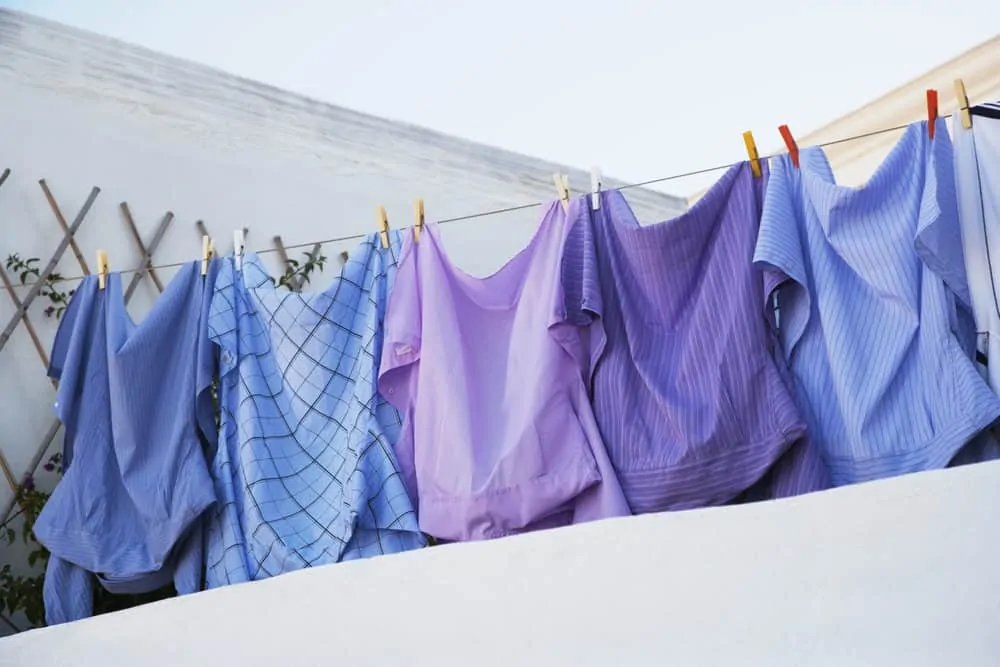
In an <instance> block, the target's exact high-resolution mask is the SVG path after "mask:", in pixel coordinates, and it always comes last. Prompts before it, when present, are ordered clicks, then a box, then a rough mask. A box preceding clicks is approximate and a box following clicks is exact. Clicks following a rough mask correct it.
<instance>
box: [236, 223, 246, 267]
mask: <svg viewBox="0 0 1000 667" xmlns="http://www.w3.org/2000/svg"><path fill="white" fill-rule="evenodd" d="M246 247H247V246H246V237H245V236H244V235H243V230H242V229H235V230H233V262H234V263H235V264H236V270H237V271H242V270H243V253H244V252H245V251H246Z"/></svg>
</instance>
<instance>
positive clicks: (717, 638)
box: [0, 462, 1000, 667]
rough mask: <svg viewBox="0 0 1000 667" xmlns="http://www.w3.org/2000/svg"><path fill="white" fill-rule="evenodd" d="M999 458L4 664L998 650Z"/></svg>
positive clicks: (795, 659)
mask: <svg viewBox="0 0 1000 667" xmlns="http://www.w3.org/2000/svg"><path fill="white" fill-rule="evenodd" d="M998 503H1000V462H993V463H986V464H980V465H977V466H971V467H967V468H960V469H952V470H944V471H935V472H930V473H920V474H915V475H909V476H906V477H901V478H896V479H891V480H884V481H881V482H874V483H869V484H861V485H856V486H852V487H844V488H840V489H835V490H832V491H827V492H822V493H816V494H811V495H807V496H801V497H798V498H792V499H789V500H783V501H776V502H766V503H758V504H754V505H744V506H738V507H724V508H715V509H707V510H694V511H689V512H676V513H665V514H660V515H650V516H643V517H633V518H627V519H614V520H609V521H602V522H597V523H591V524H584V525H580V526H574V527H570V528H562V529H558V530H552V531H547V532H542V533H534V534H530V535H524V536H520V537H511V538H504V539H500V540H496V541H493V542H480V543H470V544H456V545H450V546H443V547H433V548H430V549H424V550H421V551H414V552H409V553H404V554H398V555H394V556H383V557H380V558H373V559H369V560H365V561H353V562H350V563H342V564H337V565H330V566H326V567H321V568H315V569H312V570H304V571H300V572H297V573H292V574H287V575H284V576H281V577H277V578H275V579H270V580H267V581H262V582H257V583H253V584H245V585H239V586H231V587H228V588H223V589H218V590H215V591H210V592H205V593H198V594H196V595H193V596H188V597H185V598H179V599H173V600H167V601H164V602H159V603H155V604H151V605H146V606H144V607H140V608H136V609H131V610H127V611H125V612H119V613H116V614H111V615H106V616H101V617H97V618H94V619H89V620H86V621H81V622H78V623H72V624H68V625H63V626H57V627H53V628H45V629H42V630H34V631H31V632H27V633H23V634H21V635H17V636H15V637H11V638H8V639H5V640H0V666H10V667H14V666H15V665H16V666H17V667H31V666H34V665H73V666H74V667H91V666H93V667H116V666H119V665H120V666H121V667H126V666H127V667H131V666H132V665H143V666H144V667H158V666H159V665H163V666H164V667H167V666H170V667H173V666H174V665H241V666H242V667H253V666H256V665H260V666H261V667H270V666H273V665H350V666H351V667H364V666H366V665H372V666H373V667H386V666H390V665H413V666H418V665H433V666H435V667H443V666H445V665H462V666H465V665H482V666H489V665H504V666H508V665H518V666H524V667H528V666H531V665H539V666H545V667H549V666H553V665H574V666H575V665H580V666H585V665H595V666H600V667H606V666H607V665H621V666H628V667H632V666H639V665H651V666H653V665H655V666H657V667H659V666H663V665H683V666H684V667H699V666H701V665H706V666H713V667H714V666H716V665H727V666H728V665H740V666H741V667H755V666H758V665H759V666H760V667H775V666H785V665H795V666H796V667H807V666H813V665H815V666H820V665H830V666H831V667H834V666H835V667H851V666H854V665H858V666H862V665H863V666H865V667H882V666H885V667H896V666H904V665H905V666H906V667H920V666H923V665H926V666H928V667H951V666H956V667H958V666H960V667H995V665H997V664H1000V569H998V568H997V567H996V563H997V562H998V559H1000V538H998V533H997V529H996V524H997V521H996V519H997V509H996V508H997V506H998Z"/></svg>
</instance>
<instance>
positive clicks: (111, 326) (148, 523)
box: [34, 261, 218, 625]
mask: <svg viewBox="0 0 1000 667" xmlns="http://www.w3.org/2000/svg"><path fill="white" fill-rule="evenodd" d="M217 268H218V263H217V262H213V263H212V265H211V270H210V271H209V273H208V275H207V276H205V277H204V278H203V277H202V275H201V262H200V261H199V262H191V263H189V264H186V265H184V266H183V267H181V269H180V271H179V272H178V274H177V275H176V276H175V277H174V279H173V280H172V281H171V282H170V284H169V285H168V286H167V288H166V290H165V291H164V292H163V294H162V295H161V296H160V298H159V299H158V300H157V301H156V303H155V304H154V306H153V308H152V310H151V311H150V312H149V314H148V315H147V316H146V318H145V319H143V321H142V322H140V323H138V324H136V323H135V322H133V321H132V319H131V318H130V317H129V314H128V312H127V310H126V308H125V299H124V297H123V294H122V283H121V275H120V274H118V273H111V274H109V275H108V276H107V283H106V288H105V289H104V290H100V289H99V287H98V278H97V277H96V276H90V277H88V278H86V279H84V281H83V282H82V283H81V284H80V286H79V287H78V288H77V290H76V293H75V294H74V295H73V297H72V299H71V300H70V303H69V306H68V307H67V309H66V312H65V313H64V314H63V318H62V321H61V323H60V325H59V330H58V332H57V335H56V339H55V343H54V345H53V350H52V362H51V366H50V370H49V374H50V375H51V376H52V377H54V378H57V379H58V380H59V390H58V394H57V399H56V403H55V412H56V414H57V415H58V417H59V419H60V420H61V421H62V423H63V425H64V427H65V433H66V436H65V437H66V439H65V445H64V452H63V465H64V470H65V472H64V475H63V478H62V480H61V481H60V482H59V484H58V485H57V486H56V488H55V490H54V491H53V493H52V496H51V497H50V498H49V500H48V502H47V503H46V504H45V507H44V508H43V509H42V511H41V513H40V514H39V515H38V518H37V521H36V522H35V525H34V533H35V536H36V537H37V539H38V541H39V542H40V543H41V544H43V545H44V546H45V547H46V548H47V549H48V550H49V552H50V553H51V557H50V559H49V563H48V567H47V570H46V573H45V585H44V591H43V595H44V600H45V617H46V622H47V623H48V624H49V625H54V624H57V623H64V622H67V621H73V620H77V619H81V618H85V617H87V616H90V615H91V613H92V605H93V592H94V591H93V575H92V574H91V573H93V574H96V575H97V579H98V581H99V582H100V583H101V585H102V586H104V588H106V589H107V590H108V591H110V592H112V593H130V594H138V593H146V592H150V591H154V590H156V589H158V588H160V587H162V586H164V585H167V584H169V583H170V582H171V581H173V582H174V586H175V588H176V590H177V592H178V593H180V594H185V593H191V592H194V591H197V590H199V589H200V587H201V578H202V577H201V575H202V565H203V558H202V533H201V528H202V524H201V520H200V518H201V515H202V513H203V512H204V511H205V509H206V508H208V507H209V506H210V505H211V504H212V503H213V502H214V500H215V496H214V493H213V490H212V480H211V477H210V476H209V471H208V464H207V461H206V458H205V452H204V446H205V445H206V444H207V442H208V440H209V438H211V439H214V437H215V435H214V434H215V423H214V419H213V417H212V405H211V395H210V394H209V393H208V392H206V391H205V390H206V389H207V388H208V387H209V386H210V383H211V378H212V375H213V372H214V368H213V364H214V361H213V352H212V346H211V344H210V343H209V342H208V340H207V336H206V331H205V318H206V315H207V304H208V303H209V299H208V298H207V295H208V294H209V293H210V290H211V289H212V282H213V280H214V278H215V273H216V271H217Z"/></svg>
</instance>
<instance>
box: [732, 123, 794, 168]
mask: <svg viewBox="0 0 1000 667" xmlns="http://www.w3.org/2000/svg"><path fill="white" fill-rule="evenodd" d="M784 127H788V126H787V125H786V126H784ZM782 136H784V135H782ZM789 136H791V135H789ZM743 143H744V144H746V146H747V155H749V156H750V170H751V171H752V172H753V177H754V178H760V177H761V173H762V172H761V170H760V154H759V153H757V142H756V141H754V140H753V132H751V131H750V130H747V131H746V132H744V133H743ZM795 152H796V153H798V148H796V151H795ZM795 159H798V155H796V156H795Z"/></svg>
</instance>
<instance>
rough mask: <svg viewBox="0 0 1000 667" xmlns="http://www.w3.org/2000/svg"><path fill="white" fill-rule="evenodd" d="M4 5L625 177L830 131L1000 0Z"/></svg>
mask: <svg viewBox="0 0 1000 667" xmlns="http://www.w3.org/2000/svg"><path fill="white" fill-rule="evenodd" d="M0 6H6V7H10V8H14V9H20V10H23V11H27V12H30V13H32V14H35V15H38V16H43V17H46V18H50V19H54V20H57V21H60V22H62V23H66V24H69V25H73V26H76V27H80V28H84V29H87V30H92V31H95V32H98V33H101V34H104V35H109V36H112V37H116V38H118V39H122V40H125V41H128V42H132V43H135V44H140V45H143V46H146V47H148V48H151V49H155V50H157V51H161V52H165V53H168V54H171V55H175V56H180V57H183V58H187V59H189V60H194V61H198V62H201V63H204V64H207V65H211V66H214V67H218V68H220V69H223V70H226V71H228V72H230V73H233V74H237V75H240V76H245V77H248V78H251V79H255V80H258V81H261V82H264V83H268V84H271V85H275V86H278V87H281V88H285V89H288V90H292V91H295V92H298V93H302V94H306V95H309V96H311V97H315V98H318V99H321V100H323V101H326V102H330V103H333V104H337V105H340V106H345V107H349V108H352V109H356V110H358V111H364V112H368V113H372V114H375V115H378V116H383V117H387V118H392V119H396V120H402V121H406V122H410V123H414V124H417V125H422V126H425V127H428V128H432V129H435V130H439V131H442V132H446V133H448V134H452V135H457V136H460V137H465V138H468V139H472V140H475V141H480V142H484V143H488V144H492V145H495V146H500V147H503V148H506V149H510V150H513V151H517V152H520V153H525V154H528V155H533V156H537V157H541V158H545V159H549V160H553V161H557V162H560V163H565V164H570V165H574V166H577V167H580V168H584V169H586V168H589V167H590V166H592V165H598V166H600V167H601V168H602V170H603V171H604V173H605V174H609V175H613V176H615V177H616V178H621V179H624V180H627V181H642V180H647V179H652V178H659V177H663V176H667V175H671V174H676V173H682V172H687V171H692V170H696V169H701V168H706V167H711V166H714V165H718V164H724V163H727V162H732V161H736V160H740V159H744V158H745V152H744V147H743V141H742V138H741V133H742V132H743V131H745V130H748V129H750V130H753V131H754V135H755V136H756V137H757V142H758V146H759V148H760V150H761V152H762V153H766V152H768V151H771V150H774V149H777V148H778V147H779V146H780V145H781V143H780V136H779V134H778V132H777V129H776V128H777V126H778V125H780V124H782V123H788V124H789V125H790V126H792V127H793V128H795V129H796V133H797V134H804V133H806V132H808V131H810V130H813V129H816V128H818V127H819V126H821V125H823V124H824V123H826V122H828V121H831V120H834V119H835V118H837V117H839V116H841V115H843V114H845V113H847V112H849V111H851V110H853V109H855V108H857V107H859V106H861V105H863V104H865V103H867V102H869V101H871V100H872V99H874V98H876V97H878V96H879V95H881V94H883V93H885V92H887V91H888V90H890V89H891V88H894V87H895V86H897V85H900V84H903V83H905V82H906V81H908V80H909V79H912V78H914V77H916V76H918V75H920V74H922V73H924V72H926V71H927V70H929V69H931V68H933V67H935V66H936V65H938V64H940V63H942V62H944V61H945V60H948V59H949V58H952V57H954V56H956V55H959V54H960V53H962V52H963V51H965V50H967V49H969V48H971V47H973V46H975V45H977V44H979V43H981V42H983V41H985V40H987V39H989V38H991V37H993V36H994V34H996V31H997V26H1000V2H997V1H996V0H966V1H965V2H963V3H961V4H959V3H944V2H940V1H934V2H932V1H929V0H905V1H904V0H878V1H877V2H875V1H873V0H866V1H864V2H861V1H859V0H840V1H837V2H834V1H832V0H813V2H808V3H807V2H794V1H791V0H758V1H757V2H754V3H743V2H734V1H732V0H730V1H723V2H711V1H701V2H688V3H683V5H682V4H681V3H677V2H654V1H653V0H616V1H615V2H613V3H612V2H600V3H598V2H592V1H588V0H575V1H572V2H570V1H568V0H550V1H549V2H537V1H529V0H505V1H504V2H491V3H485V2H459V1H458V0H451V1H450V2H448V1H445V0H424V1H423V2H412V1H410V2H405V1H403V0H364V2H344V1H342V0H281V1H278V0H270V1H266V0H198V2H176V1H175V0H85V1H84V0H0ZM716 176H717V175H716ZM716 176H712V177H708V178H709V179H711V178H714V177H716ZM709 182H710V180H709ZM707 184H708V183H706V182H705V177H703V178H701V179H695V180H694V181H692V180H689V181H686V182H684V181H682V182H674V183H669V184H666V186H664V189H666V190H667V191H672V192H676V193H677V194H688V193H690V192H691V191H693V190H694V189H697V188H701V187H704V186H705V185H707ZM581 186H584V184H581ZM584 187H585V186H584Z"/></svg>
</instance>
